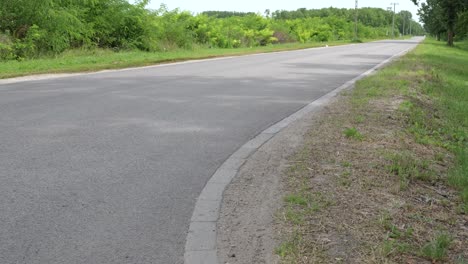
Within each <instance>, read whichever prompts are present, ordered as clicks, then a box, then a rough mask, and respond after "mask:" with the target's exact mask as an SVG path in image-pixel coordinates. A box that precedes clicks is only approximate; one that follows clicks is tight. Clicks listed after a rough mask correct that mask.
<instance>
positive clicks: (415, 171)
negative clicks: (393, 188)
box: [387, 152, 435, 190]
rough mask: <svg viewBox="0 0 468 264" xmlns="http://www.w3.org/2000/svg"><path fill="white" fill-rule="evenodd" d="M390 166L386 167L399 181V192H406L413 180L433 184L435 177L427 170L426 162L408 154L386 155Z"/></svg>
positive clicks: (427, 164)
mask: <svg viewBox="0 0 468 264" xmlns="http://www.w3.org/2000/svg"><path fill="white" fill-rule="evenodd" d="M388 159H389V160H390V165H389V166H388V167H387V169H388V171H389V172H390V173H393V174H395V175H397V176H398V177H399V179H400V190H406V189H407V188H408V186H409V184H410V183H411V181H414V180H421V181H426V182H433V181H434V180H435V175H434V173H433V171H432V170H431V169H430V168H429V162H428V161H424V160H423V161H421V160H419V159H418V158H415V157H413V156H412V155H411V154H410V153H409V152H402V153H393V154H389V155H388Z"/></svg>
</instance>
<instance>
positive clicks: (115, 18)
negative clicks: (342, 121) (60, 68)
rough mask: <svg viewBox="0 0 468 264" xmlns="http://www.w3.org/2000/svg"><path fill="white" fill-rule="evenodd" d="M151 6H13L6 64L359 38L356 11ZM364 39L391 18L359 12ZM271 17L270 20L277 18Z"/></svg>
mask: <svg viewBox="0 0 468 264" xmlns="http://www.w3.org/2000/svg"><path fill="white" fill-rule="evenodd" d="M148 2H149V0H141V1H137V2H136V3H135V4H130V3H129V2H128V1H127V0H76V1H71V0H36V1H30V0H9V1H5V0H3V1H2V5H0V34H2V35H5V36H8V38H9V39H10V41H2V40H1V39H0V59H1V60H9V59H18V60H22V59H27V58H36V57H40V56H43V55H54V56H56V55H57V54H60V53H62V52H64V51H66V50H69V49H77V48H81V49H92V48H95V47H98V48H103V49H111V50H114V51H121V50H135V49H138V50H142V51H149V52H166V51H168V50H177V49H187V50H191V49H194V48H197V47H199V46H202V47H210V48H240V47H258V46H267V45H270V44H275V43H286V42H301V43H307V42H330V41H339V40H351V39H353V37H354V21H353V19H352V17H353V14H354V10H351V9H349V10H348V9H336V8H328V9H320V10H306V9H300V10H298V11H293V12H288V11H276V12H274V13H273V14H271V12H270V11H269V10H266V11H265V15H266V17H264V16H261V15H260V14H255V13H240V12H228V11H207V12H203V13H201V14H199V15H193V14H192V13H190V12H186V11H180V10H179V9H175V10H168V9H167V7H166V6H165V5H161V7H160V8H159V9H157V10H148V9H146V8H145V7H146V5H147V4H148ZM359 12H360V23H359V29H358V31H359V37H360V38H363V39H375V38H383V37H385V36H387V34H388V32H389V29H388V27H389V25H390V23H389V21H390V18H391V15H390V13H389V12H388V11H384V10H382V9H377V8H364V9H360V10H359ZM270 16H271V17H270Z"/></svg>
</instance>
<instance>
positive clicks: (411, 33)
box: [409, 18, 413, 36]
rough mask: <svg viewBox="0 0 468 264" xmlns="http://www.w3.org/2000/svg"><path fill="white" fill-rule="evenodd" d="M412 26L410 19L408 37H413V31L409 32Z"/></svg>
mask: <svg viewBox="0 0 468 264" xmlns="http://www.w3.org/2000/svg"><path fill="white" fill-rule="evenodd" d="M412 25H413V19H412V18H411V19H410V21H409V34H410V36H413V31H411V29H412V28H411V26H412Z"/></svg>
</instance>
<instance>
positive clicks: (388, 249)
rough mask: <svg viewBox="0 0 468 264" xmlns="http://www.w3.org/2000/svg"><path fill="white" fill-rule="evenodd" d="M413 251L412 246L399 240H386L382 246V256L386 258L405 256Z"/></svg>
mask: <svg viewBox="0 0 468 264" xmlns="http://www.w3.org/2000/svg"><path fill="white" fill-rule="evenodd" d="M411 249H412V247H411V245H409V244H408V243H405V242H401V241H398V240H386V241H385V242H384V243H383V244H382V249H381V250H382V254H383V255H384V256H386V257H388V256H390V255H392V254H404V253H408V252H410V251H411Z"/></svg>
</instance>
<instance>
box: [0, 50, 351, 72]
mask: <svg viewBox="0 0 468 264" xmlns="http://www.w3.org/2000/svg"><path fill="white" fill-rule="evenodd" d="M349 43H350V42H349V41H335V42H328V43H319V42H311V43H288V44H277V45H269V46H265V47H253V48H237V49H218V48H215V49H210V48H204V47H198V48H194V49H193V50H184V49H180V50H173V51H167V52H143V51H122V52H114V51H112V50H102V49H95V50H71V51H67V52H64V53H62V54H60V55H57V56H55V57H48V58H47V57H46V58H38V59H31V60H24V61H3V62H2V61H0V79H3V78H11V77H18V76H25V75H31V74H45V73H72V72H89V71H98V70H105V69H120V68H127V67H137V66H148V65H154V64H158V63H164V62H176V61H184V60H194V59H203V58H214V57H223V56H237V55H246V54H254V53H268V52H276V51H287V50H297V49H307V48H314V47H323V46H325V45H328V46H337V45H345V44H349Z"/></svg>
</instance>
